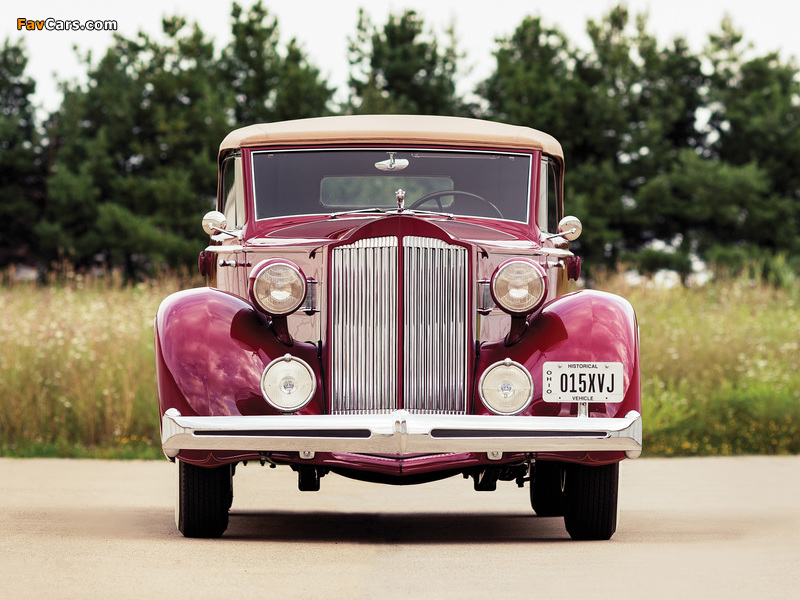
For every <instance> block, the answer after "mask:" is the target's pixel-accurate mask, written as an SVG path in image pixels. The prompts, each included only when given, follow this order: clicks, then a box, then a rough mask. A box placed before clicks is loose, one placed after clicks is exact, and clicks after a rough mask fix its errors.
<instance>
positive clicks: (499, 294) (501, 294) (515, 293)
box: [492, 258, 547, 315]
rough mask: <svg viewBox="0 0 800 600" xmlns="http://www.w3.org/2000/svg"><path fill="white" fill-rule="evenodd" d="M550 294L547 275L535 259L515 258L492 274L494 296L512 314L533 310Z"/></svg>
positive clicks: (497, 302) (498, 303) (524, 313)
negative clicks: (548, 292)
mask: <svg viewBox="0 0 800 600" xmlns="http://www.w3.org/2000/svg"><path fill="white" fill-rule="evenodd" d="M546 296H547V276H546V275H545V272H544V269H543V268H542V267H541V266H540V265H537V264H536V263H535V262H532V261H530V260H524V259H516V258H515V259H511V260H509V261H506V262H504V263H503V264H502V265H500V266H499V267H497V270H496V271H495V272H494V275H492V298H494V301H495V303H496V304H497V305H498V306H499V307H500V308H502V309H503V310H504V311H506V312H507V313H511V314H512V315H526V314H529V313H532V312H533V311H534V310H536V309H537V308H539V306H540V305H541V304H542V302H543V301H544V299H545V297H546Z"/></svg>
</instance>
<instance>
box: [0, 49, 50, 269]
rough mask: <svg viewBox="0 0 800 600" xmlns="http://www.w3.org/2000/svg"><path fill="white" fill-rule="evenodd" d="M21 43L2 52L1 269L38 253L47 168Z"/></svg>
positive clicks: (0, 76) (0, 69)
mask: <svg viewBox="0 0 800 600" xmlns="http://www.w3.org/2000/svg"><path fill="white" fill-rule="evenodd" d="M27 63H28V58H27V56H26V55H25V49H24V47H23V45H22V43H21V42H19V43H16V44H14V43H11V42H10V41H9V40H6V41H5V42H4V44H3V47H2V48H1V49H0V221H2V223H3V234H2V235H1V236H0V267H4V266H6V265H7V264H9V263H10V262H17V261H21V260H26V259H29V257H30V256H31V255H33V253H34V252H35V251H36V237H35V235H34V234H33V227H34V225H35V223H36V221H37V220H38V218H39V216H40V213H41V209H42V204H43V201H44V164H43V161H42V148H41V145H40V140H39V135H38V133H37V131H36V126H35V122H34V109H33V105H32V104H31V100H30V96H31V95H32V94H33V93H34V91H35V89H36V83H35V82H34V81H33V80H32V79H31V78H30V77H28V76H26V75H25V67H26V65H27Z"/></svg>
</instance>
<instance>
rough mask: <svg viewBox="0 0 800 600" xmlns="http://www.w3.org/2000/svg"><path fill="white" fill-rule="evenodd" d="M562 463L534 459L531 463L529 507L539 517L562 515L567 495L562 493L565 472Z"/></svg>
mask: <svg viewBox="0 0 800 600" xmlns="http://www.w3.org/2000/svg"><path fill="white" fill-rule="evenodd" d="M565 467H566V465H564V464H563V463H557V462H541V461H536V462H535V463H534V465H533V477H532V479H531V486H530V495H531V508H533V510H534V511H535V512H536V515H537V516H539V517H563V516H564V507H565V505H566V503H567V497H566V495H565V494H564V487H565V483H566V481H565V480H566V473H565Z"/></svg>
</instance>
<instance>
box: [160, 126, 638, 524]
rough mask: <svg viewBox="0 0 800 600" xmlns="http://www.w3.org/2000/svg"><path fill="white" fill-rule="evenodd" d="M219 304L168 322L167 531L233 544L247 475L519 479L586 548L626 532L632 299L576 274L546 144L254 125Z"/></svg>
mask: <svg viewBox="0 0 800 600" xmlns="http://www.w3.org/2000/svg"><path fill="white" fill-rule="evenodd" d="M219 174H220V177H219V189H218V199H217V210H216V211H212V212H210V213H208V214H207V215H206V216H205V218H204V219H203V227H204V228H205V230H206V231H207V232H208V233H209V234H210V236H211V243H210V245H209V247H208V248H206V249H205V250H204V251H203V252H202V253H201V255H200V260H199V265H200V270H201V272H202V273H203V275H205V277H206V278H207V283H208V287H204V288H200V289H192V290H186V291H182V292H178V293H176V294H173V295H171V296H170V297H168V298H167V299H166V300H164V302H163V303H162V305H161V307H160V308H159V310H158V315H157V317H156V327H155V346H156V361H157V368H158V394H159V408H160V411H161V441H162V447H163V450H164V453H165V454H166V456H167V457H168V458H169V459H170V460H173V461H175V460H177V461H178V482H179V485H178V490H179V491H178V499H177V502H176V507H177V508H176V521H177V525H178V528H179V529H180V531H181V532H183V534H184V535H185V536H189V537H213V536H219V535H222V533H223V532H224V531H225V529H226V527H227V525H228V511H229V509H230V506H231V502H232V499H233V475H234V472H235V467H236V465H237V464H239V463H244V462H246V461H256V462H260V463H261V464H265V463H269V464H270V465H271V466H274V465H285V466H288V467H291V468H292V469H293V470H294V471H296V472H297V476H298V485H299V488H300V489H301V490H307V491H314V490H317V489H319V485H320V479H321V478H322V477H323V476H324V475H326V474H328V473H336V474H338V475H342V476H345V477H350V478H354V479H359V480H364V481H372V482H380V483H390V484H401V485H402V484H419V483H425V482H430V481H434V480H438V479H442V478H445V477H450V476H454V475H463V476H464V477H465V478H470V477H471V478H472V479H473V481H474V488H475V489H476V490H479V491H491V490H494V489H495V487H496V485H497V482H498V481H515V482H516V483H517V484H518V485H519V486H520V487H522V486H523V485H524V483H525V482H530V501H531V505H532V507H533V509H534V510H535V511H536V513H537V514H538V515H540V516H562V515H563V517H564V521H565V525H566V529H567V531H568V532H569V535H570V536H571V537H573V538H576V539H608V538H609V537H610V536H611V535H612V534H613V533H614V531H615V529H616V521H617V490H618V481H619V463H620V461H622V460H623V459H624V458H625V457H629V458H635V457H637V456H638V455H639V454H640V452H641V437H642V425H641V416H640V411H641V408H640V385H639V380H640V376H639V340H638V328H637V324H636V317H635V315H634V311H633V309H632V308H631V306H630V304H629V303H628V302H626V301H625V300H623V299H622V298H620V297H618V296H614V295H611V294H607V293H603V292H599V291H592V290H581V291H577V292H572V293H567V292H568V290H567V286H568V284H569V282H568V279H570V278H571V279H576V278H577V277H578V275H579V272H580V262H579V259H578V258H577V257H575V256H573V254H572V253H571V252H570V251H569V249H568V246H569V241H570V240H574V239H575V238H577V237H578V235H579V234H580V232H581V224H580V221H579V220H578V219H576V218H574V217H564V216H563V208H562V198H563V180H564V160H563V153H562V150H561V146H560V144H559V143H558V142H557V141H556V140H555V139H554V138H552V137H551V136H549V135H547V134H545V133H542V132H540V131H536V130H534V129H529V128H526V127H516V126H511V125H505V124H499V123H492V122H488V121H481V120H474V119H460V118H454V117H420V116H402V115H400V116H348V117H327V118H318V119H305V120H298V121H289V122H282V123H270V124H263V125H253V126H250V127H245V128H243V129H239V130H237V131H234V132H233V133H231V134H230V135H228V136H227V137H226V138H225V140H224V141H223V142H222V145H221V147H220V153H219Z"/></svg>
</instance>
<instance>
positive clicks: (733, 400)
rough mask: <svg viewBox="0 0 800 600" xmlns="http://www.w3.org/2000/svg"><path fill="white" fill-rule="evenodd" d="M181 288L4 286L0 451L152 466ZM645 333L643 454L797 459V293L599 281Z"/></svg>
mask: <svg viewBox="0 0 800 600" xmlns="http://www.w3.org/2000/svg"><path fill="white" fill-rule="evenodd" d="M184 286H186V282H185V281H181V280H179V279H178V278H165V279H162V280H158V281H155V282H151V283H147V284H139V285H135V286H124V285H122V283H121V282H120V281H118V280H116V279H115V278H110V279H105V280H104V279H96V278H95V279H85V278H81V277H80V276H77V275H74V274H70V273H67V274H66V275H64V276H63V277H60V278H59V281H57V282H52V283H51V284H50V285H47V286H38V285H34V284H11V283H10V282H9V281H8V280H7V279H6V280H5V281H3V282H2V285H0V305H2V307H3V320H2V322H0V345H1V346H2V352H0V455H4V456H70V457H107V458H151V457H152V458H156V457H159V456H161V451H160V446H159V441H158V432H157V431H158V414H157V410H158V409H157V403H156V397H155V394H156V389H155V365H154V355H153V317H154V316H155V312H156V309H157V307H158V304H159V303H160V301H161V300H162V299H163V298H164V297H165V296H166V295H168V294H169V293H171V292H172V291H175V290H177V289H180V288H181V287H184ZM598 287H600V288H601V289H605V290H608V291H611V292H615V293H619V294H620V295H622V296H625V297H626V298H628V299H629V300H630V301H631V302H632V303H633V305H634V307H635V309H636V311H637V315H638V319H639V325H640V330H641V342H642V373H643V380H642V397H643V414H644V431H645V455H646V456H648V455H649V456H686V455H728V454H775V453H781V454H785V453H794V454H796V453H800V358H799V357H800V347H799V345H800V294H798V293H797V292H796V291H794V289H791V288H790V289H781V288H776V287H773V286H770V285H766V284H761V283H753V282H752V281H750V280H749V279H745V278H736V279H730V280H726V281H722V282H716V283H713V284H709V285H707V286H705V287H703V288H699V289H686V288H673V289H669V290H664V289H654V288H651V287H648V286H638V287H630V286H628V285H626V283H625V279H624V277H622V276H613V277H609V278H606V279H605V280H603V281H602V282H601V283H600V284H599V286H598Z"/></svg>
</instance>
